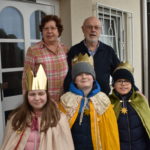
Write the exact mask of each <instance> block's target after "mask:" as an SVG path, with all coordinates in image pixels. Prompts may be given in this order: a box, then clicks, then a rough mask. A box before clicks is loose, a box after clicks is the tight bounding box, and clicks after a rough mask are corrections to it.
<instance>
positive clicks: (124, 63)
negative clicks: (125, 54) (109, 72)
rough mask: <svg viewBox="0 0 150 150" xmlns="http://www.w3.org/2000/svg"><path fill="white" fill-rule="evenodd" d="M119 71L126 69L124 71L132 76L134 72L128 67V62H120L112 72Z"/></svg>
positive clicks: (131, 67) (130, 66)
mask: <svg viewBox="0 0 150 150" xmlns="http://www.w3.org/2000/svg"><path fill="white" fill-rule="evenodd" d="M119 69H126V70H128V71H130V72H131V73H132V74H133V72H134V68H133V66H132V65H130V64H129V63H128V62H121V63H120V64H119V65H118V66H117V68H116V69H115V70H114V72H115V71H116V70H119Z"/></svg>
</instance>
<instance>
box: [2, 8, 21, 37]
mask: <svg viewBox="0 0 150 150" xmlns="http://www.w3.org/2000/svg"><path fill="white" fill-rule="evenodd" d="M23 37H24V35H23V20H22V16H21V14H20V12H19V11H18V10H17V9H15V8H13V7H7V8H5V9H3V10H2V12H0V38H11V39H23Z"/></svg>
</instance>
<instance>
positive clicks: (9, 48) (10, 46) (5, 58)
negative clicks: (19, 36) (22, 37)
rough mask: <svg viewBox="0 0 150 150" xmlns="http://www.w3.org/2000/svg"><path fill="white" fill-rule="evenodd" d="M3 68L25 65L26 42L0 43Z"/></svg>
mask: <svg viewBox="0 0 150 150" xmlns="http://www.w3.org/2000/svg"><path fill="white" fill-rule="evenodd" d="M0 48H1V49H0V52H1V60H2V68H14V67H23V62H24V43H0Z"/></svg>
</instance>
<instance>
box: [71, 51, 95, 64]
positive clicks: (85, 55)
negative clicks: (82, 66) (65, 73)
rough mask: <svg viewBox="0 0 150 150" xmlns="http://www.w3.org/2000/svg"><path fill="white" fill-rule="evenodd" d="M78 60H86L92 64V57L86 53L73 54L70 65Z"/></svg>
mask: <svg viewBox="0 0 150 150" xmlns="http://www.w3.org/2000/svg"><path fill="white" fill-rule="evenodd" d="M79 62H86V63H89V64H91V65H92V66H93V64H94V63H93V57H92V56H89V55H88V54H87V53H86V54H84V55H83V54H81V53H80V54H79V55H78V56H75V57H74V58H73V60H72V65H74V64H77V63H79Z"/></svg>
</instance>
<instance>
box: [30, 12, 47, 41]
mask: <svg viewBox="0 0 150 150" xmlns="http://www.w3.org/2000/svg"><path fill="white" fill-rule="evenodd" d="M45 15H46V14H45V13H43V12H42V11H35V12H33V13H32V14H31V17H30V33H31V35H30V36H31V39H41V38H42V35H41V33H40V30H39V25H40V22H41V18H42V17H44V16H45Z"/></svg>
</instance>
